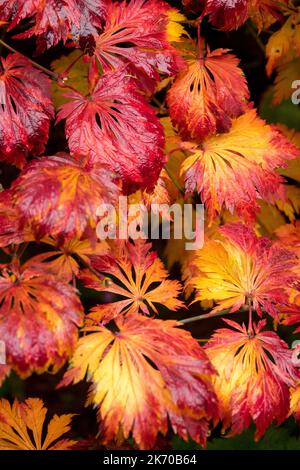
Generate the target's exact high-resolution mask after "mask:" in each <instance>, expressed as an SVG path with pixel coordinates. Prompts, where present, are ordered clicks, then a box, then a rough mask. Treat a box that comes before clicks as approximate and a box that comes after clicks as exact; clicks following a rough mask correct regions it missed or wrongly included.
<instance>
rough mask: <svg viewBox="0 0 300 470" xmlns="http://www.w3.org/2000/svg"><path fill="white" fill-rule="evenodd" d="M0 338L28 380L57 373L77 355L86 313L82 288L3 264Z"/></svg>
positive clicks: (40, 272) (38, 271) (9, 357)
mask: <svg viewBox="0 0 300 470" xmlns="http://www.w3.org/2000/svg"><path fill="white" fill-rule="evenodd" d="M0 305H1V306H0V338H1V340H2V341H4V343H5V345H6V356H7V364H8V365H9V366H11V367H12V368H13V369H14V370H16V371H17V372H18V373H19V374H20V375H21V376H22V377H28V376H29V375H30V374H31V373H32V372H37V373H41V372H45V371H47V370H49V369H52V371H54V372H56V371H57V370H59V369H60V367H62V365H63V364H64V363H65V362H66V360H67V359H68V358H69V357H70V355H71V354H72V352H73V350H74V347H75V344H76V341H77V338H78V327H79V326H80V325H81V322H82V315H83V310H82V306H81V303H80V301H79V299H78V297H77V293H76V290H75V289H74V288H73V287H71V286H70V285H68V284H66V283H64V282H62V281H60V280H58V279H57V278H56V277H55V276H54V275H53V274H50V273H49V272H47V271H46V270H41V269H38V268H34V267H32V268H26V266H25V267H24V268H23V267H20V266H18V265H7V266H6V267H5V266H2V268H1V274H0Z"/></svg>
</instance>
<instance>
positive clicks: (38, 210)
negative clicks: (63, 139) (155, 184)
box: [12, 153, 119, 240]
mask: <svg viewBox="0 0 300 470" xmlns="http://www.w3.org/2000/svg"><path fill="white" fill-rule="evenodd" d="M12 191H13V202H14V207H16V208H17V210H18V211H19V216H20V219H21V224H22V225H24V226H27V227H30V228H31V229H32V231H33V233H34V234H35V236H36V237H37V238H38V239H40V238H42V237H44V236H49V235H52V236H54V237H56V238H57V239H60V240H62V239H64V240H65V239H70V238H73V237H77V238H81V237H82V236H83V235H84V234H88V235H89V237H93V236H94V237H95V236H96V224H97V209H98V207H99V205H100V204H102V203H103V204H105V203H113V202H115V201H116V199H117V196H118V194H119V188H118V186H116V184H115V183H114V182H113V181H112V175H111V173H110V172H109V171H107V170H106V169H105V168H103V167H102V166H101V165H100V164H98V163H91V162H90V161H89V160H88V159H83V158H82V159H81V160H74V159H72V158H71V157H70V156H69V155H67V154H63V153H62V154H58V155H55V156H49V157H45V158H41V159H39V160H35V161H32V162H31V163H30V164H28V165H27V167H26V168H25V169H24V171H23V172H22V173H21V175H20V176H19V177H18V178H17V179H16V180H15V182H14V184H13V187H12ZM89 237H88V238H89Z"/></svg>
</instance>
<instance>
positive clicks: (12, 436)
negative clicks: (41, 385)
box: [0, 398, 76, 450]
mask: <svg viewBox="0 0 300 470" xmlns="http://www.w3.org/2000/svg"><path fill="white" fill-rule="evenodd" d="M46 415H47V409H46V408H45V407H44V403H43V402H42V400H40V399H38V398H27V400H25V402H24V403H19V402H18V400H15V401H14V403H13V405H12V406H11V405H10V403H9V401H8V400H5V399H2V400H0V450H70V449H71V448H72V447H73V446H74V445H75V444H76V441H71V440H70V439H60V438H61V436H62V435H63V434H65V433H67V432H68V431H69V430H70V429H71V426H70V423H71V420H72V417H73V416H74V415H72V414H69V415H62V416H57V415H54V416H53V418H52V419H51V421H50V422H49V424H48V426H47V434H46V435H45V437H43V436H44V424H45V419H46Z"/></svg>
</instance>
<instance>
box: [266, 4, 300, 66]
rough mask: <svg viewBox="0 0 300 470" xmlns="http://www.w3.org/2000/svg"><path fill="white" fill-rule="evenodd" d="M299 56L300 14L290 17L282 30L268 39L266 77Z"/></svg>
mask: <svg viewBox="0 0 300 470" xmlns="http://www.w3.org/2000/svg"><path fill="white" fill-rule="evenodd" d="M299 54H300V13H298V14H293V15H290V16H289V17H288V18H287V20H286V22H285V23H284V25H283V26H282V28H281V29H280V30H279V31H277V32H276V33H274V34H272V36H271V37H270V39H269V41H268V43H267V46H266V55H267V58H268V62H267V65H266V70H267V73H268V75H271V74H272V72H273V71H274V69H275V68H276V67H278V66H280V65H284V64H287V63H288V62H290V61H291V60H294V59H295V58H296V57H297V56H299Z"/></svg>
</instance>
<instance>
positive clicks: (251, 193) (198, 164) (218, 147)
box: [182, 110, 299, 220]
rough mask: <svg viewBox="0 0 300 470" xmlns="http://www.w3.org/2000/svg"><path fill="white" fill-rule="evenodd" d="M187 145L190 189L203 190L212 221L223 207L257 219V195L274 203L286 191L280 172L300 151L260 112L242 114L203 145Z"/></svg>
mask: <svg viewBox="0 0 300 470" xmlns="http://www.w3.org/2000/svg"><path fill="white" fill-rule="evenodd" d="M183 145H184V146H185V147H186V149H187V150H188V151H189V152H190V153H191V155H190V156H189V157H188V158H187V159H186V160H185V161H184V162H183V165H182V173H183V174H184V177H185V186H186V190H187V192H188V193H192V192H193V191H194V190H195V189H196V190H197V192H198V193H199V194H200V195H201V199H202V201H203V203H204V204H205V206H206V207H207V210H208V215H209V218H210V220H212V219H213V218H214V217H215V215H216V214H217V213H220V212H221V209H222V208H226V209H228V210H229V211H230V212H233V211H234V209H236V211H237V213H238V215H240V216H242V217H243V218H246V219H248V220H249V219H250V220H254V219H255V214H256V212H258V211H259V205H258V203H257V198H262V199H264V200H266V201H268V202H274V200H275V198H276V196H277V197H279V196H282V194H283V193H284V191H283V186H282V185H281V183H283V182H284V179H283V178H282V177H281V176H280V175H279V174H277V173H276V172H275V171H274V170H275V169H276V168H278V167H282V166H286V164H287V161H288V160H291V159H294V158H296V157H297V156H298V155H299V150H298V149H297V148H296V147H295V146H294V145H293V144H292V143H291V142H290V141H289V140H288V139H287V138H286V137H285V136H284V135H282V134H281V133H280V132H279V130H278V129H277V128H275V127H272V126H269V125H267V124H266V123H265V121H263V120H262V119H260V118H259V117H258V116H257V115H256V112H255V110H250V111H248V112H247V113H246V114H243V115H242V116H240V117H238V118H236V119H235V120H234V121H233V124H232V128H231V129H230V131H229V132H228V133H226V134H218V135H214V136H211V137H208V138H207V139H205V140H204V141H203V142H202V143H201V144H199V145H198V144H195V143H192V142H190V143H186V144H183Z"/></svg>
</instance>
